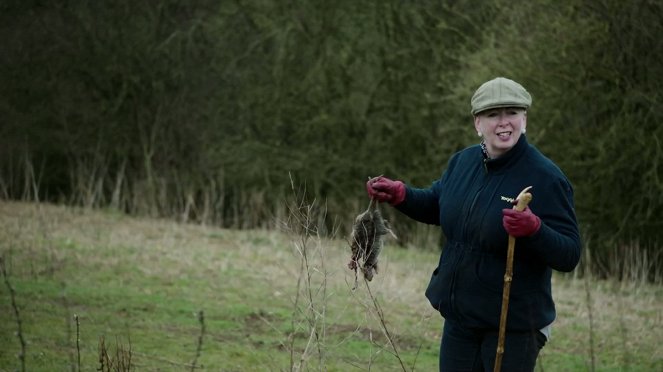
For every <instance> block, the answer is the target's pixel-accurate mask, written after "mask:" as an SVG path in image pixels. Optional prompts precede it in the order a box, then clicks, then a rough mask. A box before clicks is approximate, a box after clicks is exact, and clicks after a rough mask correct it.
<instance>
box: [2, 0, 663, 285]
mask: <svg viewBox="0 0 663 372" xmlns="http://www.w3.org/2000/svg"><path fill="white" fill-rule="evenodd" d="M0 4H1V5H0V39H1V40H2V43H1V46H0V48H1V49H0V198H4V199H10V200H30V201H49V202H58V203H66V204H70V205H80V206H86V207H95V208H110V209H115V210H119V211H123V212H126V213H130V214H136V215H147V216H154V217H167V218H176V219H178V220H183V221H190V222H200V223H206V224H214V225H219V226H224V227H230V228H254V227H273V226H274V224H275V221H277V220H278V219H279V218H283V217H284V216H287V213H288V211H287V210H285V209H286V208H285V207H284V200H286V199H287V198H290V197H292V194H293V188H294V189H297V190H299V191H300V192H301V190H302V189H304V188H305V192H306V195H308V196H309V197H310V198H314V199H315V200H317V201H318V202H320V203H321V204H322V205H323V206H324V208H323V209H324V210H325V213H321V214H320V218H319V220H318V221H315V223H316V224H317V226H318V228H320V230H319V231H323V232H326V233H328V234H330V235H343V234H346V233H347V230H346V228H347V226H348V224H349V223H351V222H352V219H353V218H354V216H355V215H356V214H357V213H359V212H360V211H361V210H362V209H364V208H365V207H366V205H367V198H366V194H365V190H364V182H365V180H366V179H367V177H368V176H376V175H379V174H384V175H386V176H389V177H392V178H397V179H401V180H403V181H405V182H407V183H409V184H412V185H415V186H419V187H424V186H427V185H429V184H430V183H431V182H432V181H433V180H434V179H436V178H437V177H438V176H439V175H440V174H441V172H442V171H443V170H444V168H445V167H446V161H447V160H448V158H449V157H450V156H451V155H452V153H453V152H455V151H457V150H459V149H461V148H463V147H466V146H468V145H471V144H474V143H477V141H478V139H477V137H476V133H475V132H474V130H473V126H472V117H471V115H470V113H469V109H470V107H469V100H470V97H471V95H472V93H473V92H474V90H475V89H476V88H477V87H478V86H479V85H480V84H481V83H482V82H484V81H486V80H488V79H491V78H494V77H496V76H506V77H509V78H512V79H514V80H517V81H519V82H521V83H522V84H523V85H524V86H525V87H526V88H527V89H528V90H529V91H530V92H531V93H532V96H533V100H534V102H533V107H532V109H531V110H530V113H529V114H528V124H529V125H528V138H529V140H530V142H531V143H533V144H535V145H536V146H537V147H539V148H540V149H541V150H542V151H543V152H544V153H545V154H547V155H548V156H549V157H550V158H551V159H553V160H554V161H555V162H556V163H557V164H558V165H559V166H560V167H561V168H562V169H563V170H564V171H565V173H566V174H567V175H568V177H569V178H570V179H571V181H572V183H573V184H574V187H575V192H576V194H575V195H576V208H577V213H578V217H579V221H580V224H581V228H582V232H583V237H584V240H585V243H586V247H588V248H589V250H590V251H591V252H592V254H593V262H594V263H595V267H596V269H597V271H600V272H603V273H606V274H608V275H613V274H614V275H621V274H620V273H623V272H624V269H625V267H626V266H625V265H627V262H626V261H628V260H626V259H621V258H623V257H632V258H629V260H644V261H646V262H650V263H651V267H654V266H655V263H656V262H659V263H661V262H662V261H663V259H662V256H663V255H662V254H661V251H662V250H661V247H663V222H662V221H663V220H662V217H663V197H662V196H661V194H662V193H663V145H662V143H661V142H662V141H663V125H661V124H662V122H663V106H662V103H663V93H662V91H663V90H662V89H661V82H662V79H663V62H662V61H663V37H662V35H663V2H661V1H658V0H644V1H623V0H593V1H584V0H582V1H581V0H564V1H557V0H527V1H526V0H516V1H513V0H511V1H505V0H491V1H470V0H457V1H449V0H447V1H423V0H422V1H396V0H380V1H356V0H338V1H333V2H332V1H314V0H311V1H286V0H283V1H267V0H241V1H240V0H236V1H232V0H228V1H225V0H224V1H211V0H201V1H189V2H184V1H174V0H172V1H169V0H164V1H127V0H116V1H84V0H81V1H57V0H55V1H30V0H22V1H17V0H3V1H2V2H1V3H0ZM535 197H537V196H536V195H535ZM384 210H385V212H386V213H387V214H388V215H389V218H390V219H392V220H394V221H392V222H393V224H394V225H395V226H398V228H397V230H398V232H399V237H400V238H401V239H400V242H401V243H402V244H408V243H413V244H415V245H418V246H422V247H423V248H431V249H434V248H435V246H436V244H435V240H436V239H432V240H431V239H429V240H428V241H422V240H421V239H419V241H418V240H417V237H418V236H420V234H418V231H420V230H421V227H417V226H415V225H414V223H412V222H411V221H407V220H406V219H404V218H402V217H401V216H399V215H397V214H396V213H394V211H393V210H391V209H389V208H384ZM633 252H636V253H637V254H633ZM610 258H617V259H616V260H614V259H613V260H610Z"/></svg>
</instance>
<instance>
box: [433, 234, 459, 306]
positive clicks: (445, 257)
mask: <svg viewBox="0 0 663 372" xmlns="http://www.w3.org/2000/svg"><path fill="white" fill-rule="evenodd" d="M456 256H457V252H456V249H455V247H453V245H452V244H446V245H445V247H444V248H443V249H442V254H441V255H440V260H439V262H438V265H437V268H436V269H435V270H434V271H433V274H432V275H431V278H430V281H429V282H428V287H427V288H426V298H428V301H429V302H430V304H431V306H433V308H434V309H436V310H438V311H439V312H440V313H441V314H442V316H444V317H445V318H447V317H449V316H451V315H452V314H451V293H452V291H453V277H454V272H455V264H454V261H455V257H456Z"/></svg>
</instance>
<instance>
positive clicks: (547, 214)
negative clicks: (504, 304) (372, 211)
mask: <svg viewBox="0 0 663 372" xmlns="http://www.w3.org/2000/svg"><path fill="white" fill-rule="evenodd" d="M531 103H532V99H531V96H530V94H529V93H528V92H527V91H526V90H525V88H523V87H522V86H521V85H520V84H518V83H517V82H515V81H513V80H509V79H505V78H501V77H500V78H496V79H493V80H490V81H488V82H486V83H484V84H483V85H481V86H480V87H479V89H477V91H476V92H475V94H474V96H473V97H472V100H471V106H472V115H473V116H474V128H475V129H476V131H477V134H478V135H479V137H481V138H482V140H481V143H480V144H478V145H474V146H470V147H468V148H466V149H464V150H461V151H460V152H458V153H456V154H454V155H453V156H452V157H451V159H450V160H449V164H448V166H447V169H446V170H445V171H444V173H443V174H442V176H441V178H440V179H438V180H436V181H435V182H433V184H432V185H431V186H430V187H428V188H415V187H412V186H409V185H405V184H404V183H403V182H401V181H395V180H391V179H388V178H386V177H377V178H373V179H371V180H369V181H368V182H367V184H366V188H367V191H368V194H369V196H370V197H372V198H375V199H377V200H378V201H381V202H389V203H390V204H391V205H393V206H395V208H396V209H398V210H399V211H401V212H402V213H404V214H405V215H407V216H409V217H410V218H413V219H415V220H417V221H420V222H423V223H427V224H433V225H440V226H441V228H442V232H443V233H444V235H445V237H446V243H445V245H444V247H443V249H442V254H441V255H440V260H439V264H438V266H437V268H436V269H435V270H434V271H433V274H432V276H431V279H430V283H429V284H428V288H427V290H426V297H427V298H428V300H429V301H430V303H431V305H432V306H433V307H434V308H435V309H437V310H439V311H440V313H441V314H442V316H443V317H444V319H445V322H444V329H443V332H442V342H441V346H440V371H492V370H493V365H494V363H495V353H496V349H497V338H498V330H499V319H500V311H501V301H502V289H503V278H504V273H505V265H506V248H507V241H508V234H510V235H512V236H514V237H516V238H517V240H516V252H515V257H514V264H513V282H512V284H511V294H510V301H509V310H508V315H507V333H506V343H505V352H504V355H503V360H502V370H504V371H532V370H534V366H535V363H536V358H537V356H538V353H539V350H540V349H541V348H542V347H543V345H544V344H545V343H546V341H547V339H548V337H549V335H550V326H551V324H552V322H553V320H554V319H555V305H554V303H553V299H552V292H551V275H552V270H553V269H554V270H558V271H565V272H568V271H572V270H573V269H574V268H575V267H576V265H577V264H578V261H579V259H580V252H581V242H580V234H579V232H578V225H577V221H576V217H575V211H574V206H573V189H572V187H571V184H570V183H569V181H568V179H567V178H566V176H565V175H564V174H563V173H562V171H561V170H560V169H559V168H558V167H557V166H556V165H555V164H554V163H553V162H552V161H551V160H550V159H548V158H546V157H545V156H544V155H543V154H542V153H541V152H540V151H539V150H537V149H536V148H535V147H534V146H532V145H530V144H529V143H528V142H527V139H526V137H525V135H524V134H525V129H526V126H527V109H528V108H529V107H530V106H531ZM527 186H533V188H532V191H531V192H532V195H533V200H532V201H531V203H530V204H529V207H528V208H526V209H525V210H524V211H522V212H518V211H515V210H514V209H512V208H511V207H512V203H513V201H514V199H515V198H516V196H517V195H518V194H519V193H520V191H522V190H523V189H524V188H525V187H527Z"/></svg>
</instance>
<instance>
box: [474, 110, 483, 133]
mask: <svg viewBox="0 0 663 372" xmlns="http://www.w3.org/2000/svg"><path fill="white" fill-rule="evenodd" d="M474 129H475V130H476V131H477V134H478V135H479V137H481V123H480V121H479V116H478V115H474Z"/></svg>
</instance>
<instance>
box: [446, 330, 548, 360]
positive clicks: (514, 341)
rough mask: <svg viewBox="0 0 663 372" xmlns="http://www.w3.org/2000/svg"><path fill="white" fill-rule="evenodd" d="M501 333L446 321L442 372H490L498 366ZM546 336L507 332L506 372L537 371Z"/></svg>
mask: <svg viewBox="0 0 663 372" xmlns="http://www.w3.org/2000/svg"><path fill="white" fill-rule="evenodd" d="M497 338H498V330H496V329H495V330H476V329H468V328H464V327H462V326H461V325H459V324H457V323H454V322H450V321H448V320H447V321H445V322H444V330H443V332H442V342H441V343H440V372H461V371H468V372H480V371H482V372H483V371H485V372H489V371H492V370H493V367H494V364H495V354H496V352H497ZM545 343H546V336H544V335H543V333H541V332H539V331H538V330H532V331H530V332H507V333H506V337H505V343H504V354H503V355H502V371H504V372H518V371H527V372H530V371H534V366H535V365H536V358H537V357H538V355H539V351H540V350H541V348H542V347H543V345H545Z"/></svg>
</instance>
